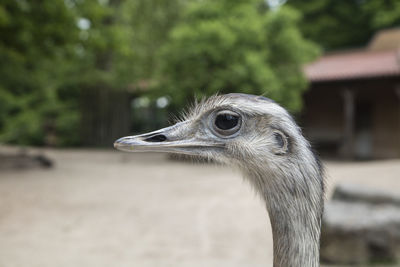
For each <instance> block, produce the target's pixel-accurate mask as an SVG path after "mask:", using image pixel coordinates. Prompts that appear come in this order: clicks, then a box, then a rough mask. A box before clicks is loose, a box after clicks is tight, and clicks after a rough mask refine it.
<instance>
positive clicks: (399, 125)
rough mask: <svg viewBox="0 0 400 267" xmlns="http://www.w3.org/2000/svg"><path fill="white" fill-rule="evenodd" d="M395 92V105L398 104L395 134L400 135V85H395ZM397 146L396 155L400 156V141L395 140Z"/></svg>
mask: <svg viewBox="0 0 400 267" xmlns="http://www.w3.org/2000/svg"><path fill="white" fill-rule="evenodd" d="M395 93H396V95H397V100H398V102H397V106H398V119H397V121H398V123H397V135H398V136H400V85H397V86H396V89H395ZM397 147H398V151H397V156H399V157H400V141H399V140H397Z"/></svg>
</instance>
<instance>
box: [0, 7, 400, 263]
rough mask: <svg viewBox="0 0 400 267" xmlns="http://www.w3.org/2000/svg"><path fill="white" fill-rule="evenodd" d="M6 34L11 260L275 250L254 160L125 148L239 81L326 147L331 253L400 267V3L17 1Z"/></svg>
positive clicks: (331, 259) (261, 257) (1, 113)
mask: <svg viewBox="0 0 400 267" xmlns="http://www.w3.org/2000/svg"><path fill="white" fill-rule="evenodd" d="M0 36H1V39H0V266H6V267H9V266H54V265H57V266H115V265H117V266H272V240H271V230H270V228H269V221H268V218H267V217H266V212H265V210H264V207H263V204H262V202H261V201H260V200H259V199H258V198H257V197H256V196H254V193H253V192H252V191H251V190H250V188H249V186H247V185H243V183H242V180H241V178H240V177H239V175H238V174H236V173H234V172H232V171H231V170H228V169H226V168H222V167H217V166H211V165H208V164H201V165H194V164H191V163H188V162H185V161H179V160H176V159H175V160H171V158H169V157H167V156H165V155H159V154H141V155H130V154H124V153H121V152H117V151H113V150H112V144H113V142H114V141H115V140H116V139H117V138H119V137H122V136H125V135H132V134H135V133H140V132H144V131H149V130H154V129H157V128H159V127H164V126H166V125H168V124H169V123H170V122H171V119H173V118H174V117H177V116H179V114H180V112H181V111H182V109H184V108H186V107H188V105H190V104H191V103H193V102H194V100H195V99H200V98H202V97H206V96H210V95H213V94H216V93H231V92H240V93H249V94H256V95H264V96H267V97H269V98H272V99H274V100H275V101H277V102H278V103H280V104H281V105H282V106H284V107H285V108H287V109H288V110H289V111H290V112H291V113H292V114H293V115H294V117H295V118H296V120H297V122H298V123H299V125H300V126H301V127H302V128H303V131H304V134H305V135H306V137H307V138H308V139H309V140H310V141H311V143H312V145H313V146H314V148H315V149H316V150H317V152H318V153H319V154H320V155H321V156H322V158H323V161H324V163H325V165H326V167H327V176H328V184H329V188H328V197H327V199H328V200H327V209H326V216H325V219H324V225H325V228H324V229H327V230H326V231H325V232H324V233H323V245H322V249H321V256H322V259H323V262H324V263H326V264H338V265H340V266H347V264H353V265H357V266H365V265H369V264H378V265H380V264H383V263H385V264H392V265H396V264H398V266H400V263H396V262H399V261H400V196H399V192H400V159H399V158H400V2H399V1H397V0H385V1H381V0H349V1H334V0H308V1H305V0H286V1H285V0H236V1H230V0H218V1H215V0H214V1H212V0H168V1H165V0H131V1H127V0H42V1H27V0H3V1H1V3H0ZM227 185H229V186H227ZM330 205H331V206H330ZM349 210H352V211H354V212H352V214H353V215H354V216H353V217H351V218H349V216H346V211H347V215H348V211H349ZM238 212H239V213H238ZM238 214H240V216H238ZM366 221H368V222H369V223H365V222H366Z"/></svg>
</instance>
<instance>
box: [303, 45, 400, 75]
mask: <svg viewBox="0 0 400 267" xmlns="http://www.w3.org/2000/svg"><path fill="white" fill-rule="evenodd" d="M399 52H400V50H397V49H396V50H389V51H369V50H364V51H355V52H347V53H344V52H343V53H338V54H331V55H325V56H322V57H320V58H319V59H318V60H316V61H315V62H313V63H311V64H309V65H307V66H305V68H304V71H305V74H306V76H307V78H308V79H309V80H310V81H311V82H318V81H337V80H350V79H362V78H374V77H382V76H385V77H386V76H400V64H399V63H400V62H399V59H400V58H399V56H400V53H399Z"/></svg>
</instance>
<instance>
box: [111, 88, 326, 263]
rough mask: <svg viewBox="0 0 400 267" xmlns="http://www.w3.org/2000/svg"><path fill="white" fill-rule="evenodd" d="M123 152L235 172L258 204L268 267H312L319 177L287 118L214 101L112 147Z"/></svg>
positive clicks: (266, 108) (263, 104)
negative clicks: (193, 159)
mask: <svg viewBox="0 0 400 267" xmlns="http://www.w3.org/2000/svg"><path fill="white" fill-rule="evenodd" d="M114 147H115V148H117V149H119V150H122V151H128V152H145V151H155V152H171V153H178V154H186V155H192V156H200V157H205V158H207V159H210V160H212V161H215V162H218V163H223V164H227V165H230V166H233V167H235V168H237V169H238V170H239V171H240V172H241V173H242V174H243V176H244V177H245V178H246V179H248V180H249V182H250V184H251V185H252V186H253V187H254V188H255V191H256V192H257V194H259V195H260V196H261V198H262V199H263V200H264V201H265V206H266V209H267V212H268V214H269V218H270V222H271V228H272V236H273V266H274V267H289V266H301V267H315V266H319V249H320V235H321V219H322V214H323V207H324V199H325V197H324V191H325V189H324V188H325V182H324V171H323V166H322V164H321V162H320V160H319V158H318V156H317V155H316V154H315V153H314V152H313V150H312V148H311V145H310V143H309V142H308V141H307V140H306V139H305V137H304V136H303V134H302V130H301V128H300V127H299V126H298V125H297V124H296V122H295V120H294V119H293V117H292V116H291V115H290V113H289V112H288V111H287V110H286V109H285V108H283V107H282V106H281V105H279V104H278V103H276V102H275V101H273V100H271V99H269V98H267V97H264V96H256V95H249V94H242V93H230V94H225V95H214V96H211V97H210V98H208V99H205V100H202V101H200V102H198V103H197V104H195V105H194V107H192V108H191V109H190V110H189V111H187V112H185V114H184V115H183V116H182V118H181V119H180V120H179V121H178V122H177V123H176V124H174V125H172V126H169V127H166V128H163V129H160V130H156V131H153V132H150V133H145V134H141V135H135V136H126V137H122V138H120V139H118V140H117V141H115V143H114Z"/></svg>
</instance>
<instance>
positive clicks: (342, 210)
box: [321, 186, 400, 265]
mask: <svg viewBox="0 0 400 267" xmlns="http://www.w3.org/2000/svg"><path fill="white" fill-rule="evenodd" d="M350 189H351V190H350ZM336 191H339V192H336ZM336 191H335V195H336V196H335V197H334V199H333V201H330V202H328V203H327V204H326V205H325V211H324V216H323V222H322V234H321V261H322V262H325V263H334V264H359V265H367V264H371V263H394V262H398V261H400V206H399V205H398V202H396V201H393V200H396V196H390V197H387V196H386V195H383V192H382V191H380V192H378V191H377V192H374V191H373V190H369V191H368V190H365V189H361V188H360V189H354V188H350V187H343V186H339V187H338V189H337V190H336ZM343 192H344V193H343ZM350 192H354V193H355V194H354V195H352V194H351V193H350ZM352 201H353V202H352ZM376 203H380V204H376ZM382 203H384V204H382Z"/></svg>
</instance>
